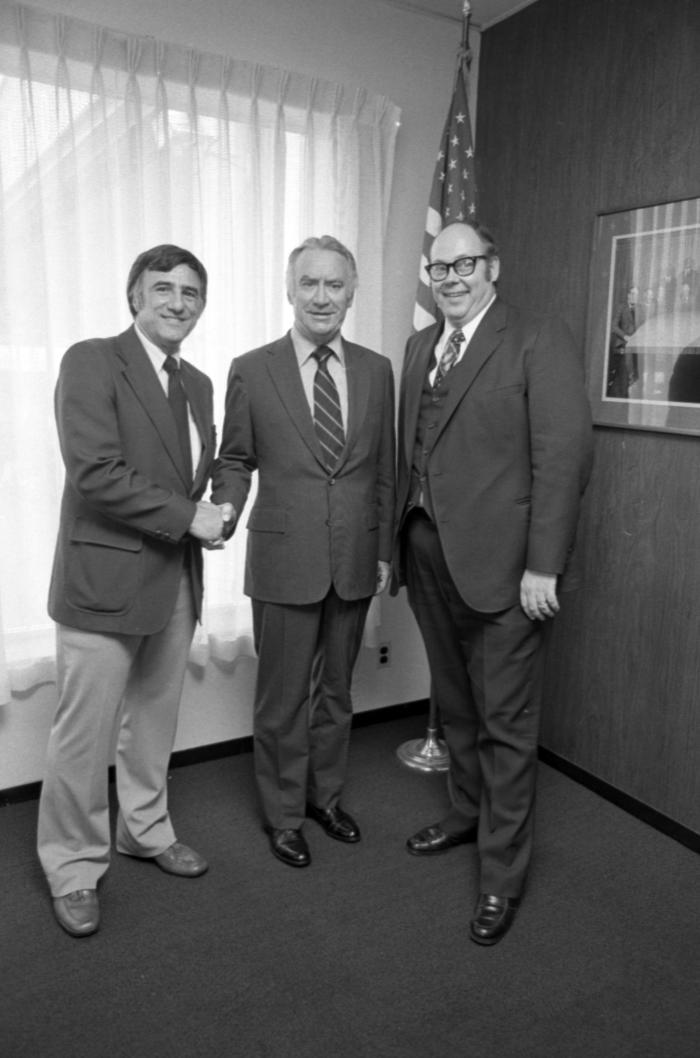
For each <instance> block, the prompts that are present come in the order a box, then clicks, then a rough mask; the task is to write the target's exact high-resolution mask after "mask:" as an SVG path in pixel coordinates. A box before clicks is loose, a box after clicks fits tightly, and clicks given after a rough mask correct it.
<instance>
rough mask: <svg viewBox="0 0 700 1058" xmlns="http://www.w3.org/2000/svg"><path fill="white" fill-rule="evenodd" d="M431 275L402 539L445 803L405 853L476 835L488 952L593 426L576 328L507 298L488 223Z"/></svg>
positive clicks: (519, 862)
mask: <svg viewBox="0 0 700 1058" xmlns="http://www.w3.org/2000/svg"><path fill="white" fill-rule="evenodd" d="M427 268H428V271H429V273H430V277H431V284H432V290H433V296H434V298H435V301H436V304H437V306H438V308H439V309H440V311H441V313H442V315H443V317H444V323H440V324H437V325H434V326H431V327H428V328H426V329H425V330H422V331H420V332H419V333H417V334H415V335H413V336H412V337H411V338H410V339H409V341H408V344H407V347H406V356H405V363H404V368H403V375H402V381H401V397H400V405H399V435H398V448H399V453H398V481H397V514H398V520H397V524H398V526H399V530H398V536H397V544H398V551H399V555H400V559H399V563H398V565H399V566H400V569H399V579H400V581H401V582H405V583H406V584H407V587H408V595H409V601H410V604H411V607H412V609H413V611H414V613H415V615H416V619H417V621H418V624H419V627H420V630H421V633H422V636H423V640H424V642H425V647H426V652H427V655H428V661H429V665H430V673H431V680H432V686H433V690H434V693H435V695H436V699H437V703H438V707H439V711H440V717H441V720H442V724H443V728H444V733H445V739H446V742H447V747H448V750H449V756H450V767H449V776H448V789H449V795H450V806H449V808H448V809H447V811H446V813H445V815H444V818H443V819H442V820H441V821H440V822H439V823H435V824H432V825H430V826H428V827H426V828H424V829H423V830H421V831H419V832H418V833H417V834H415V835H413V836H412V837H411V838H409V840H408V850H409V851H410V852H411V853H413V854H415V855H419V856H420V855H432V854H435V853H440V852H444V851H446V850H448V849H450V848H452V847H453V846H455V845H459V844H462V843H465V842H469V841H476V843H477V849H478V854H479V861H480V882H479V894H480V895H479V898H478V901H477V904H476V909H475V912H474V916H473V918H472V921H471V926H470V935H471V937H472V939H473V940H474V941H476V942H477V943H480V944H493V943H495V942H496V941H498V940H500V938H501V937H502V936H503V935H504V934H505V932H506V931H507V929H508V928H509V927H510V925H511V923H512V921H513V918H514V916H515V913H516V909H517V907H518V904H519V901H520V897H521V894H522V892H523V887H524V884H525V878H526V873H527V867H528V863H529V859H530V852H531V846H532V812H533V803H534V793H535V768H536V759H537V737H538V724H539V702H538V695H537V674H538V669H537V658H538V652H539V647H540V643H541V637H542V629H543V622H544V621H545V620H546V619H547V618H551V617H552V616H554V614H555V613H556V612H557V611H558V609H559V603H558V598H557V595H558V590H559V588H560V586H561V585H560V582H561V578H562V576H563V575H564V573H565V571H566V569H567V564H568V560H569V557H570V554H571V551H572V548H573V543H574V536H575V530H576V523H577V519H578V514H579V505H580V499H581V495H582V493H583V490H584V488H585V486H586V483H587V480H588V475H589V471H590V463H591V444H592V437H591V423H590V414H589V409H588V404H587V400H586V396H585V391H584V386H583V377H582V370H581V366H580V364H579V362H578V359H577V356H576V352H575V349H574V347H573V342H572V338H571V336H570V334H569V332H568V330H567V328H566V327H565V326H564V325H563V324H562V323H561V322H559V321H557V320H555V319H551V318H547V317H537V316H534V315H530V314H527V313H524V312H521V311H519V310H517V309H515V308H512V307H511V306H509V305H506V304H505V303H504V302H502V301H501V300H500V299H499V298H498V296H497V293H496V287H495V283H496V280H497V279H498V273H499V259H498V256H497V251H496V247H495V245H494V243H493V239H492V237H491V235H490V234H489V233H488V232H487V231H486V230H485V229H484V228H481V227H479V226H472V225H469V224H453V225H450V226H448V227H446V228H445V229H443V231H442V232H441V233H440V234H439V235H438V236H437V238H436V239H435V240H434V242H433V245H432V250H431V263H430V264H429V265H428V266H427Z"/></svg>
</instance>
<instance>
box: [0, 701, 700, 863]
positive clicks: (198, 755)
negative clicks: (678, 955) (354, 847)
mask: <svg viewBox="0 0 700 1058" xmlns="http://www.w3.org/2000/svg"><path fill="white" fill-rule="evenodd" d="M427 713H428V702H427V700H426V699H419V700H417V701H413V702H404V703H402V704H401V705H389V706H385V707H383V708H381V709H370V710H367V711H366V712H362V713H355V715H354V716H353V720H352V726H353V727H354V728H358V727H367V726H369V725H370V724H381V723H387V722H389V721H391V720H400V719H402V718H403V717H408V716H426V717H427ZM252 749H253V739H252V736H250V735H247V736H245V737H244V738H232V739H228V740H227V741H225V742H213V743H211V744H210V745H208V746H194V747H193V748H192V749H181V750H177V752H175V753H173V755H172V757H171V760H170V767H171V768H180V767H185V766H188V765H190V764H202V763H204V762H205V761H210V760H219V759H221V758H222V757H234V756H237V755H238V754H239V753H251V752H252ZM539 759H540V760H541V761H542V763H543V764H548V765H549V766H550V767H552V768H555V769H556V770H557V771H560V772H561V773H562V774H563V775H566V776H567V777H568V778H569V779H573V780H574V782H578V783H580V784H581V785H582V786H585V787H586V789H588V790H591V791H592V792H593V793H595V794H598V796H599V797H603V798H604V799H605V800H606V801H610V802H611V803H612V804H614V805H617V807H618V808H622V809H623V811H625V812H628V813H629V814H630V815H632V816H635V818H636V819H640V820H641V821H642V822H643V823H647V824H648V825H649V826H650V827H653V828H654V829H655V830H659V831H661V833H663V834H666V835H667V836H668V837H670V838H673V840H674V841H677V842H679V844H681V845H684V846H685V847H686V848H688V849H691V850H692V851H693V852H697V853H700V834H696V833H695V831H694V830H690V829H689V827H685V826H683V824H682V823H677V822H676V821H675V820H674V819H671V818H670V817H669V816H666V815H664V814H663V812H658V811H657V810H656V809H655V808H651V807H650V806H649V805H647V804H645V803H644V802H643V801H639V800H638V799H637V798H636V797H632V796H631V795H630V794H627V793H624V792H623V791H622V790H618V789H617V788H616V787H615V786H611V784H610V783H608V782H605V780H604V779H599V778H598V777H597V776H596V775H592V774H591V773H590V772H587V771H586V770H585V769H584V768H581V767H580V766H579V765H578V764H573V763H572V762H571V761H570V760H567V759H566V758H565V757H560V756H559V754H558V753H554V752H553V751H552V750H550V749H546V748H545V747H544V746H540V747H539ZM109 778H110V781H113V780H114V768H110V770H109ZM40 793H41V783H40V782H31V783H25V784H23V785H21V786H11V787H8V789H6V790H0V807H2V806H4V805H10V804H18V803H19V802H21V801H33V800H37V799H38V797H39V794H40Z"/></svg>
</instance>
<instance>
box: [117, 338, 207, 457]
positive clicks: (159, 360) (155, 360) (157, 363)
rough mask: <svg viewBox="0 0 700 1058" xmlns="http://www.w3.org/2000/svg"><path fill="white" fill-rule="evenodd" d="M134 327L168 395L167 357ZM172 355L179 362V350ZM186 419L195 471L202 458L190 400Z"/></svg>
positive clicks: (200, 442)
mask: <svg viewBox="0 0 700 1058" xmlns="http://www.w3.org/2000/svg"><path fill="white" fill-rule="evenodd" d="M134 327H135V330H136V333H137V335H138V336H139V340H140V342H141V345H142V346H143V347H144V349H145V350H146V353H147V355H148V359H149V360H150V361H151V363H152V364H153V370H154V371H155V373H156V376H157V378H158V381H159V382H160V384H161V386H162V389H163V392H164V393H165V395H166V397H167V395H168V372H167V371H166V370H165V368H164V367H163V364H164V363H165V360H166V357H167V353H164V352H163V350H162V349H159V348H158V346H157V345H154V344H153V342H152V341H151V340H150V338H147V337H146V335H145V334H144V333H143V331H142V330H141V329H140V327H139V325H138V323H136V324H134ZM172 355H173V356H174V357H175V359H176V360H177V362H178V364H179V363H180V352H179V350H178V352H177V353H173V354H172ZM187 421H188V423H189V427H190V448H191V449H192V467H193V469H194V470H195V471H196V470H197V467H198V465H199V460H200V459H201V458H202V439H201V437H200V436H199V430H198V429H197V424H196V423H195V421H194V417H193V415H192V408H191V407H190V402H189V401H188V402H187Z"/></svg>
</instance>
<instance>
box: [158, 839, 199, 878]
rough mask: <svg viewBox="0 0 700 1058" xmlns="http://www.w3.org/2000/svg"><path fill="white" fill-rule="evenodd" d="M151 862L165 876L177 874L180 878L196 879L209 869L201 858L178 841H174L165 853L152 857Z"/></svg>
mask: <svg viewBox="0 0 700 1058" xmlns="http://www.w3.org/2000/svg"><path fill="white" fill-rule="evenodd" d="M153 862H154V863H155V864H157V865H158V867H160V869H161V871H165V873H166V874H177V875H179V877H180V878H198V877H199V875H200V874H204V872H205V871H207V870H208V869H209V864H208V863H207V861H206V860H205V859H204V857H203V856H200V855H199V853H198V852H195V851H194V849H191V848H190V847H189V846H188V845H182V844H181V843H180V842H179V841H174V842H173V843H172V845H171V846H170V848H169V849H166V850H165V852H161V853H159V855H158V856H153Z"/></svg>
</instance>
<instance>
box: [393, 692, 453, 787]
mask: <svg viewBox="0 0 700 1058" xmlns="http://www.w3.org/2000/svg"><path fill="white" fill-rule="evenodd" d="M396 756H397V757H398V758H399V760H400V761H401V763H402V764H405V765H406V767H408V768H413V769H415V770H416V771H425V772H440V771H447V769H448V768H449V766H450V757H449V754H448V752H447V745H446V743H445V742H444V740H443V739H441V738H438V728H437V705H436V702H435V696H434V695H433V694H432V693H431V695H430V710H429V713H428V728H427V730H426V732H425V737H424V738H413V739H409V741H408V742H402V743H401V745H400V746H399V748H398V749H397V750H396Z"/></svg>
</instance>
